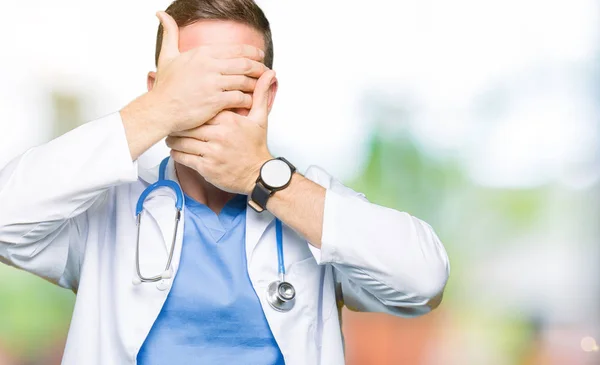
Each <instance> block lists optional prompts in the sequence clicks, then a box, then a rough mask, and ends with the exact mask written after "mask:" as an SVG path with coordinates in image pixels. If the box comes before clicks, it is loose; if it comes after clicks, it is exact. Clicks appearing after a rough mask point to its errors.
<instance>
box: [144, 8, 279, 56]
mask: <svg viewBox="0 0 600 365" xmlns="http://www.w3.org/2000/svg"><path fill="white" fill-rule="evenodd" d="M166 12H167V14H169V15H170V16H171V17H173V19H174V20H175V22H176V23H177V25H178V26H179V27H180V28H183V27H185V26H188V25H190V24H192V23H195V22H197V21H199V20H203V19H218V20H230V21H236V22H239V23H242V24H246V25H248V26H250V27H252V28H254V29H256V30H257V31H259V32H261V33H262V34H263V36H264V39H265V50H264V51H265V59H264V63H265V65H266V66H267V67H268V68H273V38H272V36H271V26H270V25H269V21H268V20H267V17H265V14H264V13H263V11H262V10H261V9H260V7H259V6H258V5H257V4H256V3H255V2H254V0H175V1H173V3H172V4H171V5H169V7H168V8H167V10H166ZM162 39H163V27H162V25H159V27H158V33H157V36H156V54H155V62H156V64H157V65H158V56H159V55H160V48H161V46H162Z"/></svg>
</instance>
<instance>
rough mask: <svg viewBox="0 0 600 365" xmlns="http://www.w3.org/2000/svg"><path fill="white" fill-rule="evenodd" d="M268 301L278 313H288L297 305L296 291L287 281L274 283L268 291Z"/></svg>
mask: <svg viewBox="0 0 600 365" xmlns="http://www.w3.org/2000/svg"><path fill="white" fill-rule="evenodd" d="M267 301H268V302H269V304H270V305H271V307H273V309H275V310H276V311H279V312H288V311H290V310H291V309H292V308H294V304H295V303H296V289H294V286H293V285H292V284H290V283H288V282H287V281H281V280H277V281H274V282H272V283H271V284H269V288H268V289H267Z"/></svg>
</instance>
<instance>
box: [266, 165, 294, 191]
mask: <svg viewBox="0 0 600 365" xmlns="http://www.w3.org/2000/svg"><path fill="white" fill-rule="evenodd" d="M260 177H261V179H262V181H263V182H264V183H265V184H266V185H268V187H270V188H273V189H279V188H281V187H283V186H285V185H286V184H287V183H288V182H289V181H290V179H291V178H292V170H291V169H290V167H289V166H288V164H286V163H285V162H283V161H281V160H270V161H267V162H266V163H265V164H264V165H263V167H262V169H261V170H260Z"/></svg>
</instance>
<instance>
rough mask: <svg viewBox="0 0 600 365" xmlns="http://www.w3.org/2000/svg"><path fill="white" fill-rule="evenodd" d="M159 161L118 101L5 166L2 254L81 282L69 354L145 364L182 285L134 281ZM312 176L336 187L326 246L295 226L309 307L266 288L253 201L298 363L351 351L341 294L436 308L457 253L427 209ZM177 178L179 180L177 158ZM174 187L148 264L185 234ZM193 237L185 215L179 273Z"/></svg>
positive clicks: (273, 254)
mask: <svg viewBox="0 0 600 365" xmlns="http://www.w3.org/2000/svg"><path fill="white" fill-rule="evenodd" d="M146 160H147V159H146ZM159 162H160V160H156V161H155V163H151V164H150V165H151V166H152V168H149V169H147V168H141V167H140V166H138V163H137V162H131V157H130V154H129V148H128V145H127V141H126V138H125V133H124V129H123V125H122V122H121V119H120V116H119V114H118V113H115V114H113V115H110V116H107V117H104V118H102V119H98V120H96V121H93V122H90V123H87V124H85V125H83V126H81V127H79V128H77V129H75V130H73V131H71V132H69V133H67V134H65V135H64V136H62V137H59V138H57V139H55V140H53V141H51V142H49V143H46V144H44V145H41V146H39V147H36V148H32V149H30V150H28V151H27V152H25V153H24V154H23V155H21V156H20V157H18V158H16V159H15V160H13V161H12V162H10V163H9V164H8V165H7V166H6V167H5V168H4V169H3V170H2V171H1V172H0V260H1V261H2V262H5V263H7V264H9V265H13V266H15V267H18V268H21V269H24V270H27V271H30V272H32V273H34V274H36V275H39V276H41V277H43V278H45V279H47V280H49V281H51V282H53V283H56V284H58V285H60V286H62V287H64V288H68V289H71V290H73V291H74V292H76V293H77V300H76V303H75V309H74V313H73V319H72V322H71V327H70V330H69V336H68V340H67V344H66V348H65V352H64V358H63V364H73V365H80V364H86V365H94V364H97V365H101V364H102V365H105V364H111V365H112V364H135V363H136V356H137V353H138V351H139V349H140V347H141V346H142V343H143V342H144V340H145V338H146V336H147V335H148V332H149V331H150V329H151V327H152V325H153V323H154V321H155V319H156V318H157V316H158V314H159V312H160V310H161V307H162V305H163V303H164V302H165V299H166V298H167V295H168V294H169V289H170V288H171V284H172V280H173V279H167V280H163V281H161V282H159V283H143V284H141V285H137V286H136V285H134V284H133V283H132V279H133V277H134V271H135V238H136V217H135V204H136V202H137V200H138V197H139V195H140V193H141V192H142V190H143V189H144V188H145V187H146V186H147V185H148V184H149V183H152V182H154V181H156V179H157V171H158V168H157V165H158V163H159ZM305 176H306V177H307V178H309V179H311V180H313V181H315V182H316V183H318V184H320V185H322V186H324V187H325V188H326V189H327V193H326V198H325V211H324V222H323V237H322V247H321V249H317V248H314V247H313V246H311V245H310V244H309V243H307V241H306V240H304V239H302V238H301V237H300V236H299V235H297V234H296V233H295V232H294V231H293V230H292V229H290V228H289V227H284V250H285V264H286V269H287V273H288V276H287V278H288V281H290V282H292V283H293V284H294V285H295V287H296V290H297V302H296V305H295V307H294V308H293V309H292V310H291V311H290V312H288V313H280V312H277V311H274V310H273V309H272V308H271V307H270V306H269V304H268V303H267V302H266V300H265V292H266V288H267V286H268V284H269V283H270V282H271V281H273V280H274V279H276V278H277V251H276V241H275V228H274V224H273V222H274V219H273V216H272V215H271V214H270V213H268V212H265V213H263V214H258V213H256V212H254V211H253V210H252V209H248V210H247V222H246V254H247V262H248V272H249V275H250V279H251V281H252V285H253V286H254V289H255V290H256V293H257V294H258V295H259V297H260V301H261V304H262V307H263V310H264V312H265V315H266V318H267V320H268V322H269V325H270V327H271V330H272V332H273V335H274V337H275V339H276V340H277V343H278V344H279V346H280V348H281V351H282V353H283V356H284V358H285V361H286V364H288V365H306V364H311V365H312V364H323V365H335V364H343V363H344V346H343V340H342V333H341V328H340V318H339V310H340V307H341V305H342V304H345V305H346V306H348V307H349V308H351V309H354V310H359V311H373V312H386V313H391V314H395V315H400V316H416V315H420V314H424V313H427V312H428V311H430V306H435V305H432V304H431V303H438V302H439V301H438V300H436V299H435V298H439V297H440V295H441V293H442V291H443V288H444V286H445V284H446V281H447V278H448V273H449V264H448V258H447V255H446V252H445V250H444V248H443V246H442V244H441V243H440V241H439V240H438V238H437V236H436V234H435V233H434V231H433V230H432V229H431V227H430V226H429V225H427V224H426V223H424V222H423V221H420V220H419V219H416V218H414V217H412V216H410V215H409V214H406V213H402V212H398V211H395V210H392V209H388V208H384V207H381V206H377V205H375V204H371V203H369V202H368V201H367V200H366V199H365V197H364V196H363V195H362V194H358V193H356V192H354V191H352V190H351V189H349V188H347V187H345V186H343V185H342V184H340V183H339V182H338V181H336V180H334V179H333V178H332V177H331V176H329V175H328V174H327V173H326V172H324V171H323V170H322V169H320V168H318V167H311V168H309V169H308V171H307V172H306V174H305ZM167 177H168V178H170V179H173V180H176V176H175V174H174V167H173V163H172V162H170V163H169V166H168V168H167ZM170 195H171V194H170V193H169V192H168V191H164V192H159V193H156V194H152V195H151V197H150V198H149V199H148V200H147V202H146V204H145V207H146V210H147V212H148V214H145V215H144V218H143V230H142V238H141V252H142V254H141V255H142V257H141V267H142V272H143V273H145V274H148V275H150V274H158V273H160V272H161V270H162V266H163V265H164V263H165V261H164V260H165V258H166V252H167V248H168V245H170V242H171V235H172V227H173V226H174V203H173V199H172V197H171V196H170ZM183 214H185V212H184V213H183ZM181 223H183V219H182V221H181ZM182 236H183V224H180V226H179V230H178V234H177V239H176V248H175V254H174V259H173V271H174V274H175V275H176V273H177V267H178V265H179V259H180V253H181V243H182ZM198 285H202V278H198ZM428 304H429V305H428ZM0 315H2V316H10V313H1V314H0Z"/></svg>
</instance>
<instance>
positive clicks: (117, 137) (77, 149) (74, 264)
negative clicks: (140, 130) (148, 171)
mask: <svg viewBox="0 0 600 365" xmlns="http://www.w3.org/2000/svg"><path fill="white" fill-rule="evenodd" d="M136 179H137V166H136V163H134V162H132V161H131V155H130V152H129V147H128V144H127V140H126V138H125V133H124V128H123V125H122V122H121V118H120V115H119V114H118V113H115V114H112V115H109V116H107V117H104V118H101V119H98V120H95V121H93V122H89V123H87V124H85V125H83V126H81V127H79V128H76V129H74V130H72V131H70V132H69V133H67V134H65V135H63V136H61V137H59V138H56V139H54V140H53V141H51V142H49V143H46V144H44V145H41V146H38V147H34V148H32V149H30V150H28V151H26V152H25V153H23V154H22V155H21V156H19V157H17V158H15V159H14V160H13V161H11V162H9V163H8V165H7V166H5V167H4V168H3V169H2V170H1V171H0V261H1V262H4V263H6V264H9V265H12V266H15V267H17V268H20V269H24V270H27V271H30V272H32V273H34V274H36V275H38V276H41V277H43V278H45V279H47V280H49V281H51V282H53V283H56V284H58V285H61V286H63V287H65V288H69V289H72V290H77V285H78V280H79V269H80V260H81V256H82V253H83V251H84V249H85V244H86V242H85V241H86V237H87V233H88V232H87V230H88V219H89V213H90V212H91V211H92V210H93V209H97V208H98V207H99V206H101V205H102V201H103V200H104V198H105V197H106V195H107V191H108V189H109V188H110V187H112V186H115V185H118V184H121V183H126V182H131V181H135V180H136Z"/></svg>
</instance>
